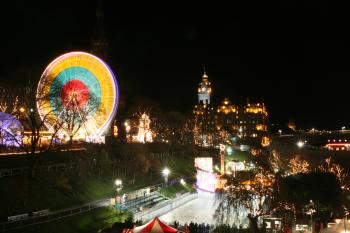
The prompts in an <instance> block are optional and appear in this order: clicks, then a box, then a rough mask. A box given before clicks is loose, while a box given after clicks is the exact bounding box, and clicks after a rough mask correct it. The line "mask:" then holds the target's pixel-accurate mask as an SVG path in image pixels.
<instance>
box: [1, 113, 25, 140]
mask: <svg viewBox="0 0 350 233" xmlns="http://www.w3.org/2000/svg"><path fill="white" fill-rule="evenodd" d="M22 139H23V126H22V124H21V122H20V121H19V120H18V119H17V118H16V117H14V116H12V115H10V114H8V113H4V112H0V145H1V146H16V147H18V146H20V145H22Z"/></svg>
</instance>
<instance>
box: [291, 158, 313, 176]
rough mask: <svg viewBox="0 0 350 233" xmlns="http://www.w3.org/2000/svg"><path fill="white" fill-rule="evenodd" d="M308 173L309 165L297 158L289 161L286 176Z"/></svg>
mask: <svg viewBox="0 0 350 233" xmlns="http://www.w3.org/2000/svg"><path fill="white" fill-rule="evenodd" d="M309 172H310V164H309V163H308V162H307V161H306V160H303V159H299V158H298V157H294V158H292V159H291V160H290V161H289V164H288V171H287V174H288V175H294V174H297V173H309Z"/></svg>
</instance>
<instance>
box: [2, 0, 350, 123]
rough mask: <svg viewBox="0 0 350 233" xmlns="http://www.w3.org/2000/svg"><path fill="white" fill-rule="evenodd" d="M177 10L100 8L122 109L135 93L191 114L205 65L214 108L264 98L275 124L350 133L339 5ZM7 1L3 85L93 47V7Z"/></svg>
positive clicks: (344, 28) (343, 15) (344, 21)
mask: <svg viewBox="0 0 350 233" xmlns="http://www.w3.org/2000/svg"><path fill="white" fill-rule="evenodd" d="M211 2H214V1H211ZM233 2H238V1H233ZM243 2H246V1H243ZM176 3H177V2H172V4H173V5H154V6H151V5H146V6H141V5H139V3H137V2H133V3H132V4H134V5H132V4H131V5H130V6H123V5H120V4H119V5H116V1H110V2H104V4H103V5H104V7H103V8H104V14H105V17H104V30H105V32H106V37H107V39H108V41H109V45H110V49H109V60H108V62H109V64H110V66H111V67H112V69H113V70H114V72H115V73H116V74H117V76H118V80H119V83H120V87H121V90H120V91H121V93H122V96H123V98H124V99H125V101H126V102H125V103H126V104H128V100H129V99H131V98H132V97H133V96H136V95H142V96H148V97H150V98H152V99H154V100H156V101H158V102H160V104H161V106H162V107H163V108H167V109H177V110H179V111H183V112H185V111H186V110H190V109H191V108H192V105H193V104H194V103H195V102H196V95H195V91H196V89H197V85H198V82H199V81H200V79H201V75H202V71H203V66H204V65H205V66H206V70H207V73H208V75H209V79H210V81H211V82H212V84H213V89H214V93H213V94H214V97H213V98H214V101H215V102H219V101H221V100H222V99H223V98H224V97H225V96H227V97H230V98H231V100H233V102H235V103H244V101H245V100H246V98H249V99H251V100H264V101H265V103H266V104H267V106H268V110H269V112H270V113H271V120H272V121H273V122H286V121H288V119H294V120H295V122H296V123H297V126H301V127H326V128H340V127H341V126H342V125H347V126H348V127H350V104H349V101H350V98H349V97H350V92H349V88H350V85H349V83H350V82H349V74H350V71H349V54H350V51H349V37H348V31H349V18H348V16H347V15H348V12H347V10H346V9H347V8H346V7H345V6H337V5H333V2H331V1H329V2H327V1H322V0H320V1H313V2H309V1H305V2H304V1H280V2H271V1H260V3H259V5H256V4H255V3H254V2H246V3H245V4H241V3H234V5H231V6H229V5H220V4H219V3H218V4H217V5H214V3H211V4H209V3H208V4H204V3H201V4H198V5H195V6H189V5H188V4H189V3H187V5H180V3H178V4H179V5H175V4H176ZM8 4H9V5H8V6H6V7H5V6H2V9H1V11H2V13H1V14H0V15H1V16H0V20H1V21H0V22H1V37H2V39H3V42H2V43H1V53H2V55H1V57H2V58H1V64H0V66H1V70H0V77H1V79H2V81H4V80H6V79H11V81H16V83H20V82H24V81H25V80H26V79H28V78H29V77H30V78H32V79H38V78H39V77H40V73H41V72H42V71H43V70H44V69H45V66H46V65H47V64H48V63H49V62H50V61H51V60H52V59H54V58H55V57H56V56H58V55H60V54H62V53H64V52H68V51H71V50H84V51H89V50H90V40H91V37H92V34H93V31H94V25H95V24H96V14H95V12H96V6H97V1H90V2H89V1H74V0H71V1H66V0H61V1H22V2H21V1H11V3H8Z"/></svg>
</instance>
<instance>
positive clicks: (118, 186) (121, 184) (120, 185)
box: [114, 179, 123, 196]
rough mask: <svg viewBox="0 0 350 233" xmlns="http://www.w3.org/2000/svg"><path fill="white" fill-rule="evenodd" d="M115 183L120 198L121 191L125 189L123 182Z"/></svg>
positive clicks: (117, 180)
mask: <svg viewBox="0 0 350 233" xmlns="http://www.w3.org/2000/svg"><path fill="white" fill-rule="evenodd" d="M114 183H115V186H116V191H117V196H118V194H119V191H120V190H121V189H122V188H123V181H122V180H120V179H116V180H115V181H114Z"/></svg>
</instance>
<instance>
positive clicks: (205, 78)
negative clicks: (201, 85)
mask: <svg viewBox="0 0 350 233" xmlns="http://www.w3.org/2000/svg"><path fill="white" fill-rule="evenodd" d="M202 79H203V81H204V80H207V79H208V75H207V72H206V70H205V66H203V76H202Z"/></svg>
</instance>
